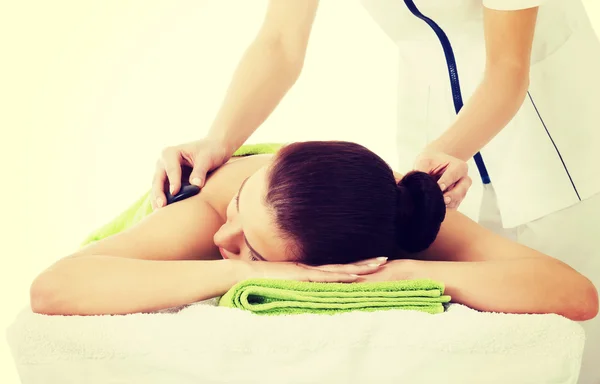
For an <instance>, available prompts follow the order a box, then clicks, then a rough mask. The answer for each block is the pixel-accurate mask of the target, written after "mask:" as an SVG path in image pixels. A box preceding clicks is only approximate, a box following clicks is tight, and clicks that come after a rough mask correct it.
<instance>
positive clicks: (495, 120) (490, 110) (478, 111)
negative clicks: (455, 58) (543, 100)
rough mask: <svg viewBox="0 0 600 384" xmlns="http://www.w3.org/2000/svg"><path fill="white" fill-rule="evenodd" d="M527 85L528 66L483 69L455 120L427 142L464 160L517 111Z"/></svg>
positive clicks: (486, 141)
mask: <svg viewBox="0 0 600 384" xmlns="http://www.w3.org/2000/svg"><path fill="white" fill-rule="evenodd" d="M528 86H529V67H517V66H513V67H503V66H500V65H497V66H495V67H494V66H492V67H491V68H488V69H486V72H485V75H484V77H483V80H482V82H481V83H480V85H479V87H478V88H477V89H476V90H475V93H474V94H473V95H472V96H471V98H470V99H469V100H468V102H467V103H465V105H464V107H463V108H462V109H461V111H460V113H459V114H458V116H457V118H456V120H455V122H454V124H452V126H451V127H450V128H449V129H448V130H446V131H445V132H444V133H443V134H442V135H441V136H440V137H439V138H437V139H436V140H435V141H433V142H432V143H431V144H429V145H428V146H427V150H432V151H440V152H444V153H447V154H449V155H451V156H454V157H456V158H459V159H462V160H464V161H467V160H468V159H470V158H471V157H473V155H475V153H477V152H478V151H479V150H481V148H483V147H484V146H485V145H486V144H487V143H488V142H490V140H492V139H493V138H494V136H496V135H497V134H498V133H499V132H500V131H501V130H502V129H503V128H504V127H505V126H506V125H507V124H508V123H509V122H510V120H512V118H513V117H514V116H515V115H516V113H517V112H518V110H519V108H520V107H521V105H522V104H523V100H524V99H525V96H526V95H527V88H528Z"/></svg>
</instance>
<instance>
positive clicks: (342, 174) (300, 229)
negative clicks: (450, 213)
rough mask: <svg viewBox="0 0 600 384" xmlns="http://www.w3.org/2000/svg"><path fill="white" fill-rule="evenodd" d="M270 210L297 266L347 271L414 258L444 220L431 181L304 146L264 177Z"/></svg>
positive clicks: (367, 158) (327, 146)
mask: <svg viewBox="0 0 600 384" xmlns="http://www.w3.org/2000/svg"><path fill="white" fill-rule="evenodd" d="M266 203H267V206H268V207H270V208H271V209H272V210H273V213H274V215H275V221H276V223H277V225H278V226H279V228H280V229H281V231H282V233H283V234H284V236H288V237H289V238H290V239H292V240H293V242H294V244H295V245H296V246H295V249H293V250H292V251H293V253H294V254H295V256H296V260H298V261H301V262H303V263H306V264H310V265H321V264H337V263H351V262H355V261H358V260H362V259H367V258H371V257H378V256H388V257H389V258H391V259H392V258H395V257H396V256H397V253H398V252H397V251H398V249H400V250H402V251H405V252H409V253H414V252H419V251H422V250H425V249H427V248H428V247H429V246H430V245H431V243H433V241H434V240H435V238H436V236H437V234H438V232H439V230H440V226H441V223H442V221H443V220H444V217H445V214H446V206H445V204H444V199H443V195H442V191H441V190H440V187H439V186H438V184H437V181H436V178H435V177H433V176H430V175H428V174H426V173H423V172H410V173H408V174H406V175H405V176H404V178H403V179H402V180H401V181H400V182H399V183H398V184H396V181H395V179H394V174H393V172H392V169H391V168H390V167H389V165H388V164H387V163H386V162H385V161H384V160H383V159H382V158H380V157H379V156H377V155H376V154H375V153H373V152H372V151H370V150H368V149H367V148H365V147H363V146H362V145H359V144H356V143H350V142H343V141H308V142H299V143H294V144H290V145H287V146H285V147H283V148H282V149H281V150H280V151H279V152H278V154H277V155H276V156H275V159H274V162H273V164H272V166H271V168H270V170H269V175H268V192H267V196H266Z"/></svg>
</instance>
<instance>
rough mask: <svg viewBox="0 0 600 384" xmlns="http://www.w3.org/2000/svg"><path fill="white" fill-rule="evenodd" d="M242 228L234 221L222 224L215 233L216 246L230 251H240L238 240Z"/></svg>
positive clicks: (240, 237)
mask: <svg viewBox="0 0 600 384" xmlns="http://www.w3.org/2000/svg"><path fill="white" fill-rule="evenodd" d="M242 236H243V235H242V229H241V227H239V226H238V225H236V224H235V223H232V222H229V223H226V224H225V225H223V226H222V227H221V228H220V229H219V230H218V231H217V233H215V237H214V241H215V245H216V246H217V247H221V248H224V249H225V250H227V251H229V252H231V253H236V254H237V253H239V252H240V240H241V239H242Z"/></svg>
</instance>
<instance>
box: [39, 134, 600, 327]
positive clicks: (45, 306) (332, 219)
mask: <svg viewBox="0 0 600 384" xmlns="http://www.w3.org/2000/svg"><path fill="white" fill-rule="evenodd" d="M385 256H387V257H389V260H386V258H385ZM254 277H265V278H277V279H292V280H302V281H319V282H358V281H367V282H368V281H382V280H399V279H416V278H430V279H434V280H438V281H441V282H443V283H444V284H445V285H446V293H447V294H449V295H450V296H452V299H453V301H454V302H458V303H462V304H465V305H467V306H469V307H471V308H474V309H478V310H482V311H494V312H511V313H557V314H560V315H563V316H565V317H568V318H570V319H573V320H587V319H591V318H593V317H594V316H596V314H597V312H598V294H597V291H596V289H595V287H594V286H593V284H592V283H591V282H590V281H589V280H588V279H587V278H586V277H584V276H583V275H581V274H579V273H578V272H576V271H575V270H573V269H572V268H570V267H569V266H568V265H566V264H564V263H562V262H560V261H558V260H556V259H553V258H551V257H549V256H546V255H544V254H541V253H539V252H537V251H534V250H532V249H530V248H527V247H525V246H523V245H519V244H517V243H514V242H512V241H510V240H507V239H505V238H503V237H501V236H499V235H496V234H494V233H492V232H490V231H489V230H487V229H485V228H483V227H482V226H480V225H478V224H477V223H475V222H473V221H472V220H470V219H468V218H467V217H465V216H463V215H462V214H460V213H458V212H456V211H447V212H446V209H445V204H444V201H443V196H442V192H441V190H440V188H439V186H438V184H437V182H436V179H435V177H433V176H430V175H427V174H424V173H419V172H416V173H410V174H407V175H406V176H404V177H402V178H400V180H399V182H398V183H397V180H395V177H394V173H393V172H392V170H391V169H390V167H389V166H388V165H387V164H386V163H385V162H384V161H383V160H382V159H381V158H380V157H378V156H377V155H376V154H374V153H373V152H371V151H369V150H367V149H366V148H364V147H362V146H360V145H358V144H354V143H348V142H305V143H295V144H291V145H288V146H286V147H284V148H283V149H281V150H280V151H279V152H278V154H276V155H274V156H272V155H257V156H249V157H245V158H236V159H233V160H230V161H229V162H228V163H227V164H226V165H224V166H222V167H221V168H219V169H218V170H216V171H215V172H214V173H213V174H212V175H211V176H210V178H209V179H208V181H207V183H206V185H205V187H204V188H203V189H202V191H201V192H200V193H199V194H197V195H195V196H192V197H190V198H187V199H185V200H182V201H179V202H177V203H174V204H171V205H169V206H167V207H166V208H164V209H161V210H158V211H155V212H154V213H152V214H151V215H149V216H148V217H147V218H145V219H144V220H143V221H141V222H140V223H139V224H137V225H135V226H134V227H132V228H130V229H128V230H126V231H123V232H121V233H118V234H116V235H113V236H111V237H108V238H106V239H103V240H100V241H98V242H96V243H93V244H90V245H88V246H87V247H85V248H83V249H81V250H79V251H78V252H76V253H75V254H73V255H70V256H68V257H65V258H63V259H62V260H59V261H58V262H56V263H55V264H54V265H53V266H51V267H50V268H48V269H47V270H46V271H44V272H43V273H41V274H40V275H39V276H38V277H37V278H36V279H35V281H34V282H33V284H32V286H31V307H32V309H33V311H35V312H38V313H43V314H52V315H95V314H126V313H134V312H150V311H155V310H159V309H164V308H170V307H176V306H180V305H184V304H189V303H193V302H197V301H201V300H205V299H208V298H212V297H216V296H220V295H223V294H224V293H225V292H226V291H228V290H229V289H230V288H231V287H232V286H233V285H234V284H236V283H238V282H239V281H242V280H245V279H248V278H254Z"/></svg>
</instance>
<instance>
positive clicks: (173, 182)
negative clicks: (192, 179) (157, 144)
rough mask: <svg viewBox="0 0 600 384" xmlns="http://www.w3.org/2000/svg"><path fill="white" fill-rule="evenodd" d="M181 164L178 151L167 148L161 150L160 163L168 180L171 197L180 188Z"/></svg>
mask: <svg viewBox="0 0 600 384" xmlns="http://www.w3.org/2000/svg"><path fill="white" fill-rule="evenodd" d="M181 162H182V158H181V152H180V151H179V150H178V149H176V148H173V147H169V148H165V149H164V150H163V152H162V163H163V164H164V169H165V172H166V173H167V178H168V179H169V192H170V193H171V195H175V194H176V193H177V192H179V188H181Z"/></svg>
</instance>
